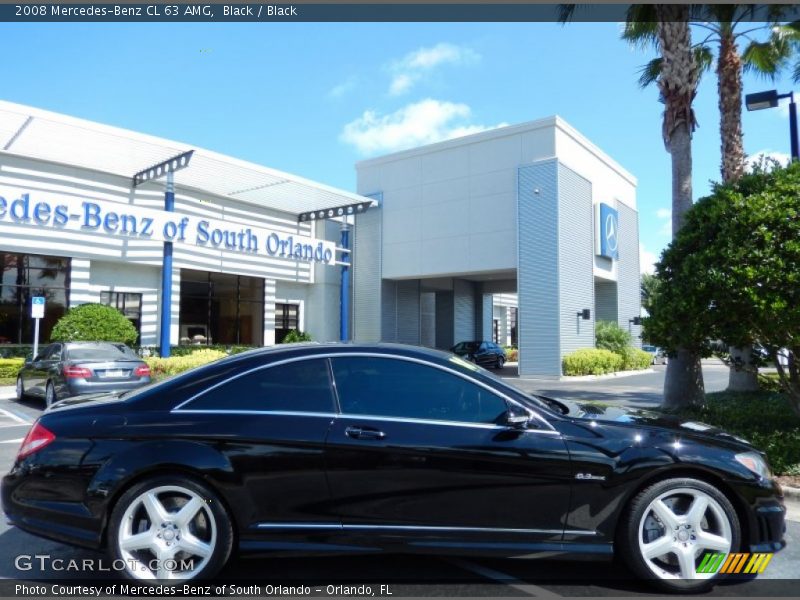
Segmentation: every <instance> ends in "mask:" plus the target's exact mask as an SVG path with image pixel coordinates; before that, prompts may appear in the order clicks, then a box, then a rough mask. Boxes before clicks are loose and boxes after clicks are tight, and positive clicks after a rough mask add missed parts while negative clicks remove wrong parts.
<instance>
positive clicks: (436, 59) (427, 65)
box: [389, 42, 480, 96]
mask: <svg viewBox="0 0 800 600" xmlns="http://www.w3.org/2000/svg"><path fill="white" fill-rule="evenodd" d="M478 60H480V55H479V54H478V53H477V52H475V51H474V50H472V49H470V48H467V47H466V46H456V45H455V44H448V43H444V42H442V43H439V44H436V45H435V46H431V47H429V48H419V49H417V50H415V51H413V52H409V53H408V54H406V55H405V56H404V57H403V58H401V59H400V60H396V61H394V62H393V63H392V64H390V65H389V71H390V72H391V73H392V82H391V84H390V85H389V93H390V94H391V95H393V96H399V95H400V94H405V93H406V92H408V91H409V90H411V88H412V87H414V85H415V84H416V83H417V81H419V80H420V79H422V77H424V76H425V75H426V74H427V73H430V72H431V71H433V70H434V69H436V68H437V67H439V66H441V65H447V64H450V65H467V64H473V63H475V62H477V61H478Z"/></svg>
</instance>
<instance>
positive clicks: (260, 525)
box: [255, 523, 597, 536]
mask: <svg viewBox="0 0 800 600" xmlns="http://www.w3.org/2000/svg"><path fill="white" fill-rule="evenodd" d="M255 527H256V529H339V530H341V531H348V530H352V531H365V530H373V531H375V530H385V531H452V532H459V531H463V532H474V533H548V534H553V535H562V534H563V535H587V536H588V535H597V532H596V531H588V530H582V529H577V530H571V529H567V530H561V529H521V528H516V527H450V526H446V525H361V524H347V523H256V525H255Z"/></svg>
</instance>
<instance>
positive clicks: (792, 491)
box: [781, 485, 800, 505]
mask: <svg viewBox="0 0 800 600" xmlns="http://www.w3.org/2000/svg"><path fill="white" fill-rule="evenodd" d="M781 488H782V489H783V496H784V498H785V499H786V501H787V502H789V501H792V502H794V503H797V504H798V505H800V488H796V487H787V486H785V485H782V486H781Z"/></svg>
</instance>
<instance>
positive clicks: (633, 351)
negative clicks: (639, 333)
mask: <svg viewBox="0 0 800 600" xmlns="http://www.w3.org/2000/svg"><path fill="white" fill-rule="evenodd" d="M620 356H622V370H623V371H638V370H641V369H646V368H648V367H649V366H650V364H651V363H652V362H653V355H652V354H650V353H649V352H645V351H644V350H639V349H638V348H634V347H633V346H625V348H624V349H623V352H622V354H621V355H620Z"/></svg>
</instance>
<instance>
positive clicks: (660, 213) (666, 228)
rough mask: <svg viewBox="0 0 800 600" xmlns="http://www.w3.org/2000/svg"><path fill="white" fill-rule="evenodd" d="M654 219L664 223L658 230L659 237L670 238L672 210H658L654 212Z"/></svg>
mask: <svg viewBox="0 0 800 600" xmlns="http://www.w3.org/2000/svg"><path fill="white" fill-rule="evenodd" d="M656 217H658V218H659V219H660V220H662V221H664V222H663V223H662V224H661V228H660V229H659V230H658V233H659V234H661V235H666V236H667V237H670V238H671V237H672V209H671V208H659V209H658V210H657V211H656Z"/></svg>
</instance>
